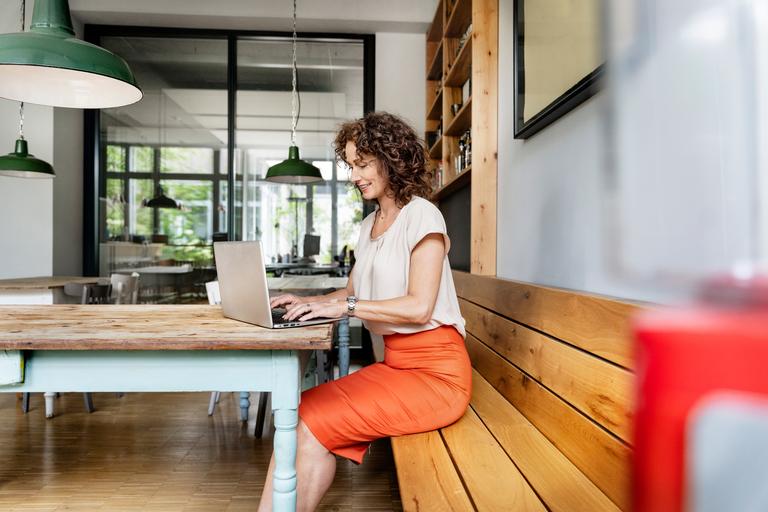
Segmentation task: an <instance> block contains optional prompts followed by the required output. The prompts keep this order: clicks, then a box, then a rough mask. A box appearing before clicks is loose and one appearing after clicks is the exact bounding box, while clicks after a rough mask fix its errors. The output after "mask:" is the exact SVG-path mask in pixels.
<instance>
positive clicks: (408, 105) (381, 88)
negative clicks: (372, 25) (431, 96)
mask: <svg viewBox="0 0 768 512" xmlns="http://www.w3.org/2000/svg"><path fill="white" fill-rule="evenodd" d="M425 55H426V37H425V36H424V34H403V33H391V32H389V33H388V32H377V33H376V95H375V102H376V110H384V111H387V112H390V113H392V114H397V115H399V116H401V117H402V118H404V119H405V120H407V121H409V122H410V123H411V125H412V126H413V127H414V128H415V129H416V133H418V134H419V136H420V137H423V136H424V118H425V116H426V112H425V111H426V104H425V102H426V97H425V96H426V88H425V86H424V83H425V82H424V81H425V80H426V78H425V75H426V69H425V68H426V63H425V59H426V56H425Z"/></svg>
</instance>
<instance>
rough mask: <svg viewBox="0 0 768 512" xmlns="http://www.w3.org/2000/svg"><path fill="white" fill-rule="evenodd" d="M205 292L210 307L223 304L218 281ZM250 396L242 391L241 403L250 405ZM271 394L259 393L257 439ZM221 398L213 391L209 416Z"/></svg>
mask: <svg viewBox="0 0 768 512" xmlns="http://www.w3.org/2000/svg"><path fill="white" fill-rule="evenodd" d="M205 292H206V294H207V295H208V304H210V305H212V306H213V305H217V304H221V294H220V293H219V282H218V281H209V282H207V283H205ZM249 395H250V393H248V392H247V391H242V392H241V393H240V402H241V403H243V401H245V403H246V404H247V403H248V400H249ZM268 395H269V393H267V392H264V391H262V392H260V393H259V408H258V410H257V411H256V426H255V428H254V432H253V435H254V436H256V439H261V435H262V433H263V432H264V419H265V418H266V416H267V414H266V413H267V398H268ZM219 398H221V392H220V391H213V392H212V393H211V400H210V402H209V403H208V416H213V413H214V412H215V411H216V404H217V403H219ZM240 410H241V416H240V419H241V420H242V421H248V416H247V414H248V413H247V410H248V409H247V407H245V408H243V407H242V406H241V408H240Z"/></svg>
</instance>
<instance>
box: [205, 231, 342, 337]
mask: <svg viewBox="0 0 768 512" xmlns="http://www.w3.org/2000/svg"><path fill="white" fill-rule="evenodd" d="M213 252H214V256H215V258H216V271H217V273H218V276H219V294H220V295H221V308H222V309H223V310H224V316H226V317H227V318H232V319H233V320H240V321H241V322H247V323H249V324H256V325H260V326H262V327H267V328H269V329H285V328H288V327H304V326H306V325H317V324H326V323H330V322H335V321H336V320H337V319H334V318H313V319H312V320H307V321H304V322H299V321H296V320H293V321H288V320H285V319H283V318H282V316H283V315H284V314H285V309H272V308H271V307H270V305H269V289H268V287H267V272H266V270H265V268H264V253H263V252H262V250H261V242H214V244H213Z"/></svg>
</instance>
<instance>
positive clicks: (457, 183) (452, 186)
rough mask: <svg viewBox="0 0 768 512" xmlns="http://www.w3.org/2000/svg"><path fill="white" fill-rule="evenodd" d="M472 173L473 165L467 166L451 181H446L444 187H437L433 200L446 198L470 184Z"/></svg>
mask: <svg viewBox="0 0 768 512" xmlns="http://www.w3.org/2000/svg"><path fill="white" fill-rule="evenodd" d="M471 174H472V166H470V167H467V168H466V169H465V170H464V171H462V173H461V174H459V175H458V176H456V177H455V178H453V179H452V180H451V181H449V182H448V183H446V184H445V185H443V186H442V188H439V189H437V190H436V191H435V192H434V193H433V194H432V200H433V201H439V200H440V199H445V198H446V197H448V196H449V195H451V194H453V193H454V192H456V191H457V190H459V189H460V188H463V187H465V186H466V185H468V184H469V183H470V181H471V179H470V178H471Z"/></svg>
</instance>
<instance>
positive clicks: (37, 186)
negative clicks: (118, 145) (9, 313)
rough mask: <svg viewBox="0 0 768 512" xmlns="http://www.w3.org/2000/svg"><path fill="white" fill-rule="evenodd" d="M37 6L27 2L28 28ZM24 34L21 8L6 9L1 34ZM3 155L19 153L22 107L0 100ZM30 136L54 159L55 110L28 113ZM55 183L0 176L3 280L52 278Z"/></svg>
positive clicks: (32, 144)
mask: <svg viewBox="0 0 768 512" xmlns="http://www.w3.org/2000/svg"><path fill="white" fill-rule="evenodd" d="M32 4H33V2H27V23H29V19H30V18H31V13H32ZM18 30H19V4H18V3H16V2H3V3H1V4H0V33H6V32H17V31H18ZM0 119H2V120H3V122H2V123H0V154H7V153H9V152H11V151H12V150H13V144H14V141H15V140H16V138H17V137H18V134H19V131H18V130H19V125H18V119H19V104H18V103H17V102H14V101H7V100H0ZM24 136H25V138H26V139H27V141H28V142H29V150H30V152H31V153H32V154H34V155H35V156H36V157H38V158H41V159H43V160H45V161H47V162H49V163H50V162H52V160H53V109H52V108H50V107H40V106H37V105H27V106H26V108H25V121H24ZM52 203H53V181H52V180H50V179H43V180H37V179H35V180H33V179H23V178H7V177H2V176H0V278H13V277H28V276H46V275H51V272H52V268H53V265H52V262H53V258H52V254H53V248H52V246H53V209H52Z"/></svg>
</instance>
